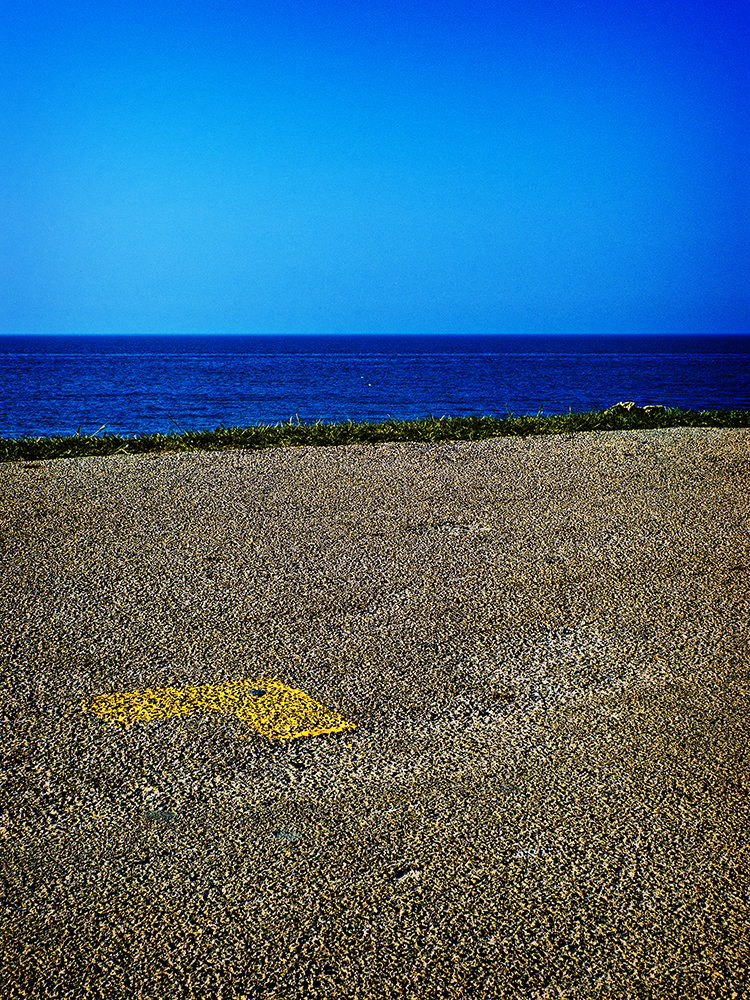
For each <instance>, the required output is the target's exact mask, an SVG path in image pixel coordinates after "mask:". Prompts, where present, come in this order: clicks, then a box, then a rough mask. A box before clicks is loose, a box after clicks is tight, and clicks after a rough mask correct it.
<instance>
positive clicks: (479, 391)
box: [0, 334, 750, 438]
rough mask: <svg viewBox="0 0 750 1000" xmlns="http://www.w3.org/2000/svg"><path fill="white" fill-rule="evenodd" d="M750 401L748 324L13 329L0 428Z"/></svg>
mask: <svg viewBox="0 0 750 1000" xmlns="http://www.w3.org/2000/svg"><path fill="white" fill-rule="evenodd" d="M621 400H622V401H628V400H632V401H633V402H634V403H636V404H637V405H639V406H644V405H648V404H661V405H663V406H667V407H678V408H679V409H683V410H687V409H690V410H750V336H746V335H722V334H711V335H704V336H695V335H690V336H687V335H679V334H675V335H669V336H665V335H658V336H649V335H637V336H629V335H625V334H623V335H610V336H595V335H588V334H587V335H549V336H541V335H534V336H522V335H518V336H511V335H497V336H484V335H469V336H464V335H454V336H444V335H432V336H431V335H420V336H406V335H401V336H391V335H382V336H377V335H358V336H338V335H337V336H333V335H331V336H320V335H310V336H303V335H297V336H256V335H247V336H229V335H227V336H216V335H214V336H200V335H195V336H181V335H172V336H163V335H152V336H119V335H106V336H105V335H102V336H90V335H87V336H63V335H59V336H54V335H48V336H2V337H0V438H35V437H41V436H44V435H48V436H50V437H56V436H67V435H72V434H75V433H80V434H116V435H121V436H140V435H143V434H153V433H161V434H170V433H177V434H179V433H181V432H182V431H188V430H189V431H198V430H213V429H215V428H218V427H225V428H230V427H250V426H254V425H259V424H266V425H273V424H278V423H288V422H289V421H291V422H293V423H314V422H315V421H322V422H323V423H342V422H344V421H354V422H356V423H363V422H368V423H377V422H379V421H384V420H388V419H389V418H394V419H396V420H416V419H420V418H422V417H429V416H432V417H441V416H484V415H489V416H493V417H499V418H505V417H507V416H509V415H510V416H514V417H518V416H535V415H537V414H540V415H542V416H545V415H546V416H549V415H552V414H559V413H569V412H574V413H575V412H581V413H582V412H588V411H591V410H602V409H606V408H607V407H608V406H612V405H613V404H614V403H617V402H619V401H621Z"/></svg>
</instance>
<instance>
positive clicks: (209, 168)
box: [0, 0, 750, 334]
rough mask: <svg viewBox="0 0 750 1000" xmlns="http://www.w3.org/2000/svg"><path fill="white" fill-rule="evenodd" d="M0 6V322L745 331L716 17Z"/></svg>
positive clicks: (3, 326)
mask: <svg viewBox="0 0 750 1000" xmlns="http://www.w3.org/2000/svg"><path fill="white" fill-rule="evenodd" d="M12 8H13V9H12V10H11V5H10V4H6V5H4V8H3V12H2V14H0V51H1V52H2V68H0V80H1V81H2V82H1V85H0V134H1V135H2V140H1V141H0V332H2V333H181V334H185V333H431V332H434V333H545V332H547V333H563V332H565V333H575V332H587V333H592V332H594V333H596V332H610V333H639V332H644V333H648V332H655V333H670V332H681V333H708V332H748V331H749V330H750V322H748V320H749V319H750V292H749V289H748V275H750V249H749V247H750V239H749V236H750V233H749V231H748V230H749V227H748V177H749V176H750V171H749V170H748V166H749V164H748V149H750V136H749V134H748V121H747V109H748V107H749V106H750V93H749V92H748V91H749V89H750V88H749V87H748V79H750V73H749V72H748V59H747V52H748V42H749V41H750V29H749V25H748V9H749V8H748V6H747V5H746V4H743V3H739V2H737V0H727V2H717V0H702V2H700V3H699V2H690V0H688V2H687V3H676V2H675V0H669V2H651V3H646V2H642V0H618V2H613V3H591V2H588V3H587V2H578V0H559V2H552V0H514V2H497V0H496V2H489V0H487V2H466V3H462V4H456V3H453V4H447V3H443V2H441V0H403V2H400V3H394V2H393V0H347V2H335V0H299V2H291V0H269V2H257V0H243V2H236V3H233V2H228V0H213V2H209V0H177V2H174V3H172V2H166V0H151V2H149V3H146V2H145V0H139V2H137V3H136V2H131V0H107V2H106V3H105V2H102V0H76V2H71V0H53V2H47V0H40V2H23V3H17V4H13V5H12Z"/></svg>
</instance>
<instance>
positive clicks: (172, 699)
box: [82, 677, 356, 740]
mask: <svg viewBox="0 0 750 1000" xmlns="http://www.w3.org/2000/svg"><path fill="white" fill-rule="evenodd" d="M82 706H83V710H84V711H87V712H91V713H93V714H94V715H98V716H99V717H100V718H101V719H103V720H104V721H106V722H109V723H111V724H113V725H116V726H123V727H125V726H130V725H132V724H133V723H135V722H152V721H154V720H157V719H168V718H172V717H173V716H185V715H194V714H201V715H206V714H209V713H221V714H224V715H235V716H236V717H237V718H238V719H240V720H241V721H242V722H246V723H248V724H249V725H250V726H252V727H253V728H254V729H256V730H257V731H258V732H259V733H261V734H262V735H263V736H266V737H268V739H270V740H294V739H299V738H300V737H303V736H321V735H324V734H327V733H338V732H341V731H342V730H346V729H356V726H355V725H354V723H353V722H349V721H348V720H347V719H345V718H344V717H343V716H342V715H339V713H338V712H335V711H333V710H332V709H329V708H326V707H325V706H324V705H321V704H320V703H319V702H317V701H315V699H314V698H311V697H310V696H309V695H308V694H305V692H304V691H300V690H298V689H297V688H291V687H287V685H286V684H282V683H281V681H277V680H273V679H272V678H269V677H263V678H261V679H260V680H257V681H251V680H236V681H226V682H224V683H219V684H202V685H200V686H195V685H192V684H189V685H186V686H183V687H162V688H143V689H140V690H135V691H119V692H114V693H111V694H100V695H96V696H95V697H94V698H90V699H87V700H84V701H83V703H82ZM236 735H237V736H238V737H240V738H241V739H246V738H247V734H246V733H243V732H237V734H236Z"/></svg>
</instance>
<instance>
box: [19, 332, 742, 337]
mask: <svg viewBox="0 0 750 1000" xmlns="http://www.w3.org/2000/svg"><path fill="white" fill-rule="evenodd" d="M4 337H7V338H10V337H362V338H367V337H369V338H372V337H391V338H394V339H395V338H398V337H424V338H429V337H476V338H479V337H662V338H663V337H745V338H747V337H750V332H747V333H745V332H742V331H723V330H710V331H703V332H695V331H689V332H685V331H678V330H673V331H668V332H665V331H653V332H649V331H640V330H639V331H636V332H619V333H615V332H613V331H606V332H596V331H590V330H585V331H581V332H578V333H573V332H568V331H549V332H546V333H545V332H532V333H525V332H515V331H514V332H513V333H460V332H447V333H421V332H420V333H254V332H251V333H200V332H198V333H160V332H152V333H132V332H125V333H111V332H108V333H88V332H87V333H59V332H53V333H29V332H25V333H0V339H2V338H4Z"/></svg>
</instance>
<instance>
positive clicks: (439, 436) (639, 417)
mask: <svg viewBox="0 0 750 1000" xmlns="http://www.w3.org/2000/svg"><path fill="white" fill-rule="evenodd" d="M172 423H174V424H175V426H176V427H177V428H178V430H179V431H180V432H181V433H179V434H178V433H176V432H172V433H171V434H142V435H140V436H139V437H118V436H117V435H115V434H104V435H102V436H101V437H99V436H98V435H99V433H100V432H101V431H102V430H104V427H106V424H105V425H103V426H102V427H100V428H99V430H98V431H96V433H94V434H81V433H80V431H81V428H80V427H79V428H78V430H77V431H76V433H75V434H74V435H73V436H72V437H50V436H48V435H44V436H42V437H37V438H0V462H28V461H41V460H51V459H58V458H82V457H85V456H89V455H137V454H143V453H146V452H167V451H226V450H228V449H231V448H249V449H259V448H294V447H302V446H305V447H313V448H324V447H329V446H332V445H343V444H373V445H374V444H380V443H383V442H387V441H428V442H429V441H481V440H484V439H486V438H491V437H519V436H520V437H531V436H536V435H542V434H576V433H579V432H581V431H619V430H634V429H647V428H654V427H750V410H700V411H695V410H680V409H678V408H676V407H675V408H671V409H670V408H668V407H636V406H631V407H630V408H626V407H624V406H621V405H620V404H616V405H615V406H614V407H610V408H608V409H607V410H592V411H590V412H586V413H578V412H575V413H574V412H572V411H570V410H569V411H568V413H567V414H555V415H552V416H547V417H545V416H542V410H541V409H540V411H539V413H538V414H537V415H536V416H535V417H532V416H523V417H514V416H513V415H512V414H511V413H508V416H507V417H506V418H504V419H499V418H497V417H490V416H482V417H447V416H443V417H437V418H436V417H434V416H429V417H423V418H421V419H419V420H396V419H394V418H393V417H389V419H388V420H384V421H382V422H380V423H355V422H354V421H353V420H348V421H346V422H344V423H340V424H326V423H323V422H322V421H320V420H317V421H315V423H309V424H305V423H302V422H301V421H300V419H299V417H297V423H296V424H293V423H292V418H291V417H290V418H289V422H288V423H279V424H275V425H266V424H259V425H256V426H252V427H224V426H223V425H220V426H219V427H217V428H216V429H215V430H212V431H189V430H184V429H183V428H182V427H181V426H180V425H179V424H178V423H177V421H176V420H174V419H172Z"/></svg>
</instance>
